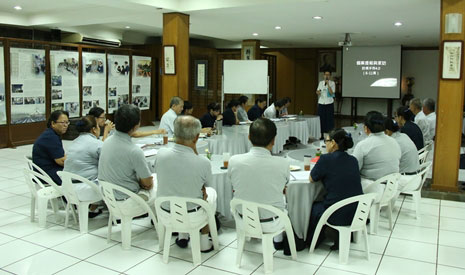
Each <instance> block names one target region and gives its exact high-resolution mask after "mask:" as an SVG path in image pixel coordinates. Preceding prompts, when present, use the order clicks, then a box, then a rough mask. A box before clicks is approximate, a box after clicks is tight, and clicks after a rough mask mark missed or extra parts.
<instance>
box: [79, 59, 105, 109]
mask: <svg viewBox="0 0 465 275" xmlns="http://www.w3.org/2000/svg"><path fill="white" fill-rule="evenodd" d="M106 70H107V68H106V62H105V54H104V53H87V52H83V53H82V115H83V116H85V115H87V113H88V112H89V110H90V109H91V108H92V107H100V108H102V109H104V110H105V109H106V102H107V100H106V92H105V90H106V85H107V83H106V81H107V79H106V75H105V72H106Z"/></svg>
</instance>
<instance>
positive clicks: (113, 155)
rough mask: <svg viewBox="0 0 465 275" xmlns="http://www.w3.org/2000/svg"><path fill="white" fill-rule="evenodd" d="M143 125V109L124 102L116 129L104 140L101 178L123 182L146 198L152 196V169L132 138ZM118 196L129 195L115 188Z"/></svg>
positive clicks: (123, 184)
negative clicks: (141, 115) (141, 118)
mask: <svg viewBox="0 0 465 275" xmlns="http://www.w3.org/2000/svg"><path fill="white" fill-rule="evenodd" d="M139 126H140V110H139V108H137V107H136V106H134V105H132V104H131V105H122V106H121V107H120V108H119V109H118V110H117V111H116V113H115V127H116V132H115V134H113V135H112V136H110V137H109V138H108V139H107V140H106V141H105V142H104V143H103V147H102V151H101V153H100V159H99V165H98V166H99V168H98V179H99V180H103V181H107V182H110V183H113V184H116V185H119V186H122V187H124V188H126V189H128V190H130V191H132V192H134V193H137V194H139V195H140V196H141V197H142V198H143V199H144V200H146V201H149V199H152V198H153V196H151V192H150V191H151V190H152V187H153V182H152V173H151V172H150V169H149V167H148V166H147V162H146V160H145V156H144V152H142V149H141V148H139V147H138V146H136V145H135V144H133V143H132V141H131V134H132V133H134V132H135V131H137V129H139ZM115 197H116V199H117V200H126V199H127V198H128V196H126V195H124V194H122V193H121V192H115Z"/></svg>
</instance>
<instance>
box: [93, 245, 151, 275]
mask: <svg viewBox="0 0 465 275" xmlns="http://www.w3.org/2000/svg"><path fill="white" fill-rule="evenodd" d="M153 255H155V253H153V252H150V251H147V250H143V249H140V248H137V247H131V249H128V250H125V249H123V248H122V247H121V245H120V244H117V245H115V246H113V247H110V248H109V249H106V250H104V251H102V252H100V253H98V254H97V255H94V256H92V257H90V258H88V259H87V260H86V262H90V263H94V264H98V265H101V266H103V267H107V268H109V269H112V270H116V271H119V272H124V271H126V270H128V269H130V268H132V267H134V266H135V265H137V264H139V263H140V262H142V261H144V260H145V259H147V258H149V257H151V256H153Z"/></svg>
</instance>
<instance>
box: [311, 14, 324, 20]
mask: <svg viewBox="0 0 465 275" xmlns="http://www.w3.org/2000/svg"><path fill="white" fill-rule="evenodd" d="M312 18H313V19H315V20H320V19H323V17H321V16H319V15H317V16H313V17H312Z"/></svg>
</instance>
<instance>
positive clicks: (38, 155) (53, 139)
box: [32, 110, 69, 185]
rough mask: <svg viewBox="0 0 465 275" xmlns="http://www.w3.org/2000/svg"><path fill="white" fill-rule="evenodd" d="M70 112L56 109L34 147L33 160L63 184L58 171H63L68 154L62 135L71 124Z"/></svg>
mask: <svg viewBox="0 0 465 275" xmlns="http://www.w3.org/2000/svg"><path fill="white" fill-rule="evenodd" d="M68 117H69V115H68V112H66V111H63V110H56V111H54V112H53V113H51V114H50V117H49V118H48V122H47V129H46V130H45V131H44V132H43V133H42V134H41V135H40V136H39V137H38V138H37V140H36V141H35V142H34V146H33V147H32V162H33V163H34V164H36V165H37V166H39V167H40V168H41V169H42V170H44V172H45V173H47V174H48V175H49V176H50V178H52V179H53V181H54V182H55V183H56V184H58V185H61V179H60V177H59V176H58V175H57V172H58V171H63V165H64V163H65V159H66V155H65V150H64V149H63V143H62V141H61V135H63V134H64V133H66V131H67V130H68V125H69V118H68Z"/></svg>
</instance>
